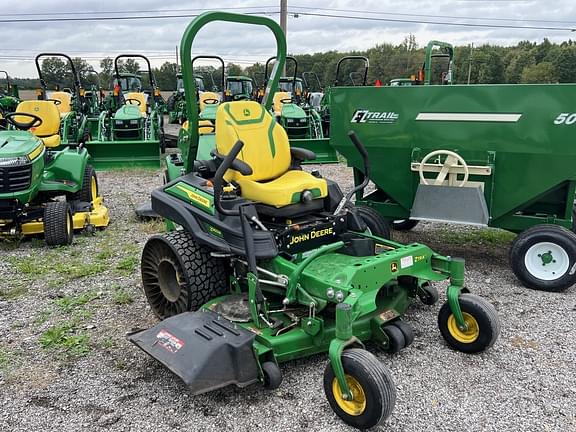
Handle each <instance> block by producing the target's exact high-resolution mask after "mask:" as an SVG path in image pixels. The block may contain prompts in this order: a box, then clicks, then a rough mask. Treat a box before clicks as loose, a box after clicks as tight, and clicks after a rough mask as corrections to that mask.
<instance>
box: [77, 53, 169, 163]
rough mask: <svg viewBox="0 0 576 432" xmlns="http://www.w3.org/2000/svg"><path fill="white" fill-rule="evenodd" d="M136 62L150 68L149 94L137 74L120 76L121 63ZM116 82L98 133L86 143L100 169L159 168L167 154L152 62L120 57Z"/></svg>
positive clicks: (138, 56)
mask: <svg viewBox="0 0 576 432" xmlns="http://www.w3.org/2000/svg"><path fill="white" fill-rule="evenodd" d="M124 58H137V59H141V60H143V61H145V62H146V63H147V66H148V85H149V88H148V90H144V89H143V87H142V86H143V84H142V79H141V77H140V76H139V75H137V74H129V73H120V70H119V61H121V60H122V59H124ZM114 72H115V81H114V89H113V91H112V94H111V95H109V97H108V98H107V100H106V101H105V106H106V110H104V111H102V112H101V113H100V116H99V117H98V125H97V128H96V132H95V133H93V134H92V136H91V138H90V140H89V141H88V142H87V143H86V146H87V148H88V151H89V152H90V155H91V156H92V158H93V161H94V162H93V163H94V167H95V168H97V169H114V168H126V167H141V168H158V167H159V166H160V153H161V152H164V150H165V140H164V118H163V115H162V109H161V107H159V106H158V99H157V97H158V96H159V95H160V90H159V89H158V86H157V85H156V81H155V79H154V75H153V73H152V68H151V66H150V61H149V60H148V59H147V58H146V57H145V56H143V55H140V54H121V55H119V56H117V57H116V58H115V59H114Z"/></svg>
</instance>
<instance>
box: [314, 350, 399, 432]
mask: <svg viewBox="0 0 576 432" xmlns="http://www.w3.org/2000/svg"><path fill="white" fill-rule="evenodd" d="M342 366H343V368H344V373H345V375H346V382H347V384H348V387H349V388H350V391H351V392H352V396H353V397H352V400H346V399H344V398H343V395H342V392H341V390H340V385H339V384H338V380H337V379H336V377H335V375H334V371H333V370H332V366H331V364H330V363H328V365H327V366H326V370H325V371H324V392H325V394H326V398H327V399H328V403H329V404H330V406H331V407H332V409H333V410H334V412H335V413H336V415H338V417H340V418H341V419H342V420H343V421H344V422H345V423H347V424H349V425H350V426H352V427H355V428H358V429H369V428H371V427H374V426H376V425H378V424H380V423H381V422H383V421H384V420H386V419H387V418H388V417H389V416H390V414H391V413H392V410H393V409H394V405H395V403H396V386H395V385H394V381H393V380H392V375H391V374H390V371H389V370H388V368H387V367H386V366H384V365H383V364H382V363H381V362H380V361H379V360H378V359H377V358H376V357H375V356H374V355H373V354H371V353H369V352H368V351H366V350H363V349H357V348H354V349H349V350H346V351H344V352H343V353H342Z"/></svg>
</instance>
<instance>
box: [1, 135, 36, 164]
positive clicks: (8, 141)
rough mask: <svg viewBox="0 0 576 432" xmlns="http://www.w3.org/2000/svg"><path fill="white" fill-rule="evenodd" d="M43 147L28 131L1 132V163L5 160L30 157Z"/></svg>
mask: <svg viewBox="0 0 576 432" xmlns="http://www.w3.org/2000/svg"><path fill="white" fill-rule="evenodd" d="M41 145H42V141H40V139H39V138H37V137H35V136H34V135H32V134H31V133H30V132H27V131H12V130H10V131H2V132H0V161H1V160H2V159H5V158H13V157H19V156H28V155H30V154H31V153H37V149H38V147H39V146H41Z"/></svg>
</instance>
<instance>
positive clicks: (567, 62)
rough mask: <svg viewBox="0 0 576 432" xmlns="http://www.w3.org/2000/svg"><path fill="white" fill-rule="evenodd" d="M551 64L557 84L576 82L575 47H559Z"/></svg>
mask: <svg viewBox="0 0 576 432" xmlns="http://www.w3.org/2000/svg"><path fill="white" fill-rule="evenodd" d="M552 64H553V65H554V69H555V70H556V75H557V78H558V81H559V82H561V83H566V82H576V46H574V45H568V46H564V47H561V48H560V50H559V51H558V54H557V55H556V57H555V58H554V59H553V60H552Z"/></svg>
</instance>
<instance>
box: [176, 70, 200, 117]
mask: <svg viewBox="0 0 576 432" xmlns="http://www.w3.org/2000/svg"><path fill="white" fill-rule="evenodd" d="M194 79H195V80H196V88H197V89H198V92H199V93H202V92H204V91H205V88H206V87H205V85H204V77H203V76H202V75H200V74H195V75H194ZM166 110H167V112H168V123H170V124H184V122H185V121H186V118H187V116H186V101H185V99H184V81H183V79H182V74H181V73H178V74H176V91H175V92H174V93H172V94H171V95H170V97H169V98H168V100H167V101H166Z"/></svg>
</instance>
